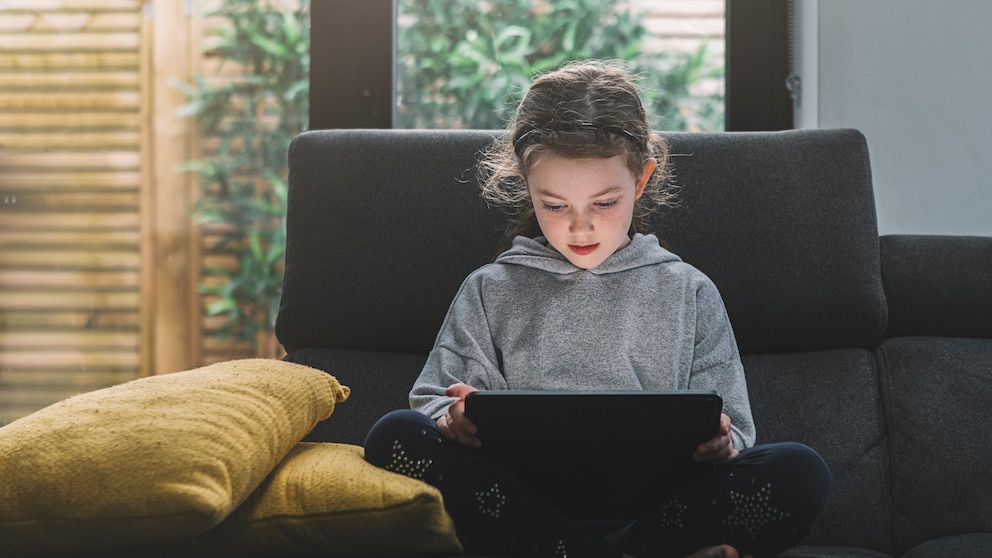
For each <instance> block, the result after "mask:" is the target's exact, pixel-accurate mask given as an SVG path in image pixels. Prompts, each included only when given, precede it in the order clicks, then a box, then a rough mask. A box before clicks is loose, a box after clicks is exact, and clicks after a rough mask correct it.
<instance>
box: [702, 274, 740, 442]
mask: <svg viewBox="0 0 992 558" xmlns="http://www.w3.org/2000/svg"><path fill="white" fill-rule="evenodd" d="M689 385H690V387H691V388H693V389H712V390H716V391H717V392H718V393H719V394H720V396H721V397H722V398H723V412H724V413H726V414H727V415H728V416H729V417H730V422H731V430H732V432H731V434H732V436H733V439H734V448H736V449H737V450H742V449H745V448H749V447H751V446H753V445H754V441H755V428H754V419H753V418H752V416H751V403H750V399H749V397H748V393H747V382H746V380H745V378H744V365H743V364H742V363H741V357H740V352H739V351H738V348H737V340H736V339H735V337H734V331H733V328H732V327H731V325H730V318H729V317H728V316H727V310H726V308H725V307H724V305H723V299H722V298H721V297H720V293H719V292H718V291H717V288H716V285H714V284H713V282H712V281H710V280H709V279H706V280H705V281H703V282H702V283H700V284H699V285H698V286H697V288H696V340H695V347H694V352H693V358H692V372H691V374H690V377H689Z"/></svg>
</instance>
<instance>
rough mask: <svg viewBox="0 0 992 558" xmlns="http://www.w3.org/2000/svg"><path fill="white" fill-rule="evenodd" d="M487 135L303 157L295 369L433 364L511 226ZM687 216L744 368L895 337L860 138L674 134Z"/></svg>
mask: <svg viewBox="0 0 992 558" xmlns="http://www.w3.org/2000/svg"><path fill="white" fill-rule="evenodd" d="M496 133H498V132H487V131H427V130H324V131H312V132H307V133H304V134H301V135H300V136H298V137H297V138H296V139H295V140H294V141H293V144H292V146H291V147H290V151H289V169H290V174H289V202H288V230H287V238H288V240H287V247H286V274H285V281H284V286H283V295H282V301H281V305H280V311H279V316H278V319H277V323H276V332H277V335H278V337H279V340H280V342H281V343H282V344H283V346H284V347H285V348H286V349H287V351H290V352H292V351H293V350H296V349H300V348H336V349H353V350H366V351H386V352H400V353H425V352H427V351H429V350H430V348H431V346H432V344H433V341H434V337H435V335H436V333H437V331H438V328H439V327H440V324H441V321H442V319H443V317H444V313H445V312H446V310H447V307H448V305H449V303H450V301H451V299H452V297H453V296H454V294H455V292H456V291H457V289H458V287H459V285H460V284H461V281H462V280H463V279H464V277H465V276H466V275H468V273H469V272H470V271H471V270H473V269H475V268H476V267H478V266H480V265H482V264H484V263H486V262H487V261H490V260H491V259H492V257H493V256H494V255H495V252H496V250H497V249H498V247H499V246H500V244H501V240H502V237H503V231H504V229H505V223H506V216H505V215H503V214H502V213H501V212H500V211H498V210H495V209H490V208H488V207H486V205H485V204H484V203H483V202H482V201H481V200H480V198H479V195H478V188H477V186H476V182H475V172H474V167H475V163H476V162H477V159H478V154H479V150H480V149H482V148H483V147H484V146H485V145H487V144H488V143H489V142H490V141H491V140H492V138H493V137H494V134H496ZM666 137H667V138H668V139H669V141H670V143H671V152H672V159H671V161H672V164H673V166H674V172H675V178H676V182H677V183H678V184H679V185H680V186H681V194H680V196H681V200H682V202H681V205H680V207H678V208H674V209H672V210H668V211H665V212H663V213H659V214H657V215H655V216H653V218H652V224H653V225H654V227H655V228H656V229H657V230H658V232H659V233H660V237H661V238H662V239H663V242H664V243H665V244H666V246H668V247H669V248H671V249H672V250H673V251H674V252H676V253H677V254H679V255H680V256H682V258H683V259H685V260H686V261H688V262H689V263H691V264H693V265H695V266H696V267H698V268H700V269H701V270H702V271H704V272H705V273H707V274H708V275H709V276H710V277H711V278H712V279H713V280H714V282H715V283H716V284H717V286H718V287H719V288H720V290H721V293H722V295H723V297H724V300H725V303H726V305H727V309H728V313H729V314H730V317H731V321H732V322H733V325H734V329H735V331H736V332H737V335H738V342H739V344H740V346H741V350H742V352H745V353H747V352H779V351H797V350H808V349H820V348H832V347H845V346H863V347H868V346H873V345H875V344H877V343H878V342H879V341H880V339H881V337H882V333H883V331H884V329H885V322H886V310H885V297H884V294H883V291H882V286H881V285H882V283H881V276H880V271H879V248H878V232H877V227H876V221H875V206H874V197H873V193H872V186H871V171H870V167H869V160H868V149H867V144H866V141H865V139H864V137H863V136H862V135H861V134H860V133H859V132H857V131H854V130H808V131H786V132H766V133H672V134H668V135H667V136H666Z"/></svg>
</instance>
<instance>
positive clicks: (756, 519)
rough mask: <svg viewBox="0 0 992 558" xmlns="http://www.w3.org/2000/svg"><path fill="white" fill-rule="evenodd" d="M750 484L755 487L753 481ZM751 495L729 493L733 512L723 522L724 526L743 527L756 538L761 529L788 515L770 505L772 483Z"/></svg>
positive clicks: (734, 491)
mask: <svg viewBox="0 0 992 558" xmlns="http://www.w3.org/2000/svg"><path fill="white" fill-rule="evenodd" d="M751 484H752V485H755V480H754V479H751ZM755 488H756V489H757V490H756V491H755V492H753V493H752V494H751V495H745V494H743V493H741V492H737V491H736V490H731V491H730V501H731V502H732V503H733V505H734V511H733V512H732V513H731V514H730V515H729V516H727V518H726V519H724V520H723V524H724V525H728V526H732V527H744V528H745V529H747V532H748V534H750V535H751V537H752V538H757V537H758V535H759V534H760V533H761V531H762V529H764V528H765V527H766V526H768V525H769V524H770V523H774V522H776V521H781V520H783V519H785V518H787V517H789V514H788V513H787V512H784V511H782V510H780V509H778V508H776V507H775V506H773V505H772V504H771V498H772V483H767V484H765V485H764V486H762V487H761V488H760V489H759V488H757V485H755Z"/></svg>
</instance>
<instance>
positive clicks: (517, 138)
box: [479, 61, 675, 240]
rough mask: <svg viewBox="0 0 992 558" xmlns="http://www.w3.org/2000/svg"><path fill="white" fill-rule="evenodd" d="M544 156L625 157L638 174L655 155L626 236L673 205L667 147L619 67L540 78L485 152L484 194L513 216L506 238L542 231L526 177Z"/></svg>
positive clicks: (602, 65) (582, 65)
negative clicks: (652, 170)
mask: <svg viewBox="0 0 992 558" xmlns="http://www.w3.org/2000/svg"><path fill="white" fill-rule="evenodd" d="M548 153H554V154H556V155H560V156H563V157H574V158H588V157H603V158H607V157H613V156H616V155H621V154H623V155H626V159H627V167H628V168H629V169H630V171H631V172H632V173H633V175H634V176H637V177H639V176H641V173H642V172H643V168H644V161H645V160H647V159H649V158H652V157H653V158H655V159H656V160H657V161H658V165H657V167H656V168H655V170H654V172H653V173H652V175H651V177H650V178H649V179H648V182H647V185H646V186H645V188H644V194H643V195H642V196H641V197H640V198H639V199H638V200H637V204H636V205H635V207H634V220H633V222H632V224H631V233H634V232H643V229H644V218H645V217H646V216H647V215H649V214H650V213H652V212H654V211H656V210H657V209H659V208H661V207H664V206H667V205H672V204H673V203H674V199H675V188H674V186H673V185H672V183H671V180H670V173H669V166H668V144H667V143H666V142H665V140H664V139H663V138H662V137H661V136H659V135H658V134H656V133H654V132H652V131H651V128H650V125H649V124H648V115H647V111H646V110H645V109H644V105H643V103H642V102H641V97H640V95H639V93H638V91H637V87H636V86H635V85H634V83H633V79H632V78H631V75H630V74H629V73H628V71H627V70H626V68H624V66H623V65H622V63H620V62H613V61H610V62H605V61H582V62H573V63H570V64H568V65H566V66H563V67H562V68H560V69H558V70H555V71H552V72H549V73H547V74H544V75H541V76H538V77H537V78H536V79H535V80H534V82H533V83H532V84H531V87H530V90H529V91H528V92H527V94H526V95H525V96H524V98H523V100H522V101H521V102H520V105H519V106H518V107H517V110H516V113H515V114H514V116H513V118H512V119H511V120H510V122H509V123H508V125H507V133H506V134H505V135H504V136H502V137H501V138H499V139H497V140H496V141H495V142H494V143H493V144H492V145H491V146H490V148H489V149H488V150H487V152H485V153H484V155H485V156H484V158H483V160H482V162H481V163H480V165H479V181H480V185H481V187H482V197H483V198H484V199H485V200H486V201H487V202H488V203H490V204H491V205H495V206H498V207H501V208H503V209H505V210H507V211H508V212H509V213H510V214H511V215H512V218H511V223H510V228H509V231H508V233H509V238H508V239H507V240H512V238H513V237H514V236H516V235H524V236H531V237H533V236H538V235H540V234H541V233H540V228H539V227H538V225H537V218H536V216H535V214H534V207H533V204H532V202H531V200H530V193H529V191H528V189H527V183H526V182H525V180H524V177H525V176H526V175H527V174H528V172H529V171H530V170H531V169H532V168H533V167H534V165H535V164H537V163H538V162H539V161H540V160H541V158H542V157H543V156H544V155H546V154H548Z"/></svg>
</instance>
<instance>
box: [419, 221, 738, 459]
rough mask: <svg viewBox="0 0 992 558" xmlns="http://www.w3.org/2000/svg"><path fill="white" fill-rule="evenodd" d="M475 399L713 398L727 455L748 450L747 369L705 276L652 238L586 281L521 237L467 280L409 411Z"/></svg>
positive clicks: (537, 242) (542, 245)
mask: <svg viewBox="0 0 992 558" xmlns="http://www.w3.org/2000/svg"><path fill="white" fill-rule="evenodd" d="M456 382H464V383H466V384H469V385H471V386H474V387H476V388H479V389H489V390H496V389H536V390H549V389H569V390H588V389H612V390H640V389H654V390H673V389H704V390H708V389H712V390H716V391H717V392H718V393H719V394H720V395H721V396H722V397H723V400H724V411H723V412H724V413H726V414H727V415H729V416H730V419H731V422H732V424H733V427H732V428H733V438H734V447H735V448H737V449H739V450H740V449H744V448H747V447H750V446H752V445H754V438H755V430H754V421H753V419H752V418H751V407H750V403H749V401H748V394H747V385H746V383H745V380H744V367H743V366H742V365H741V360H740V355H739V353H738V350H737V342H736V340H735V339H734V333H733V330H732V329H731V326H730V320H729V319H728V317H727V312H726V310H725V309H724V306H723V300H722V299H721V298H720V293H719V292H718V291H717V289H716V286H715V285H714V284H713V282H712V281H710V279H709V278H708V277H706V276H705V275H704V274H703V273H702V272H701V271H699V270H698V269H696V268H694V267H692V266H691V265H689V264H687V263H685V262H683V261H682V260H681V259H680V258H679V257H678V256H676V255H675V254H672V253H671V252H669V251H667V250H665V249H664V248H662V247H661V246H659V245H658V239H657V238H655V237H654V236H653V235H648V236H644V235H640V234H637V235H634V238H633V239H632V241H631V243H630V244H629V245H627V246H626V247H625V248H622V249H620V250H617V251H616V252H615V253H614V254H612V255H611V256H610V257H608V258H607V259H606V260H605V261H603V263H601V264H600V265H598V266H597V267H595V268H593V269H589V270H584V269H581V268H578V267H576V266H574V265H573V264H572V263H571V262H569V261H568V259H567V258H565V257H564V256H563V255H561V254H560V253H558V252H557V251H556V250H554V249H553V248H551V247H549V246H548V245H547V241H546V240H545V239H544V238H543V237H539V238H537V239H529V238H524V237H517V238H516V239H515V240H514V242H513V245H512V247H511V248H510V249H509V250H507V251H506V252H504V253H503V254H501V255H500V256H499V257H498V258H497V259H496V261H495V262H494V263H492V264H489V265H486V266H483V267H481V268H479V269H478V270H476V271H475V272H473V273H472V274H471V275H469V276H468V278H467V279H465V282H464V283H463V284H462V287H461V289H460V290H459V291H458V294H457V295H456V296H455V299H454V302H452V304H451V307H450V308H449V309H448V315H447V316H446V317H445V320H444V323H443V325H442V326H441V331H440V333H439V334H438V336H437V340H436V342H435V345H434V349H433V350H432V351H431V353H430V356H429V357H428V359H427V364H426V365H425V366H424V369H423V371H422V372H421V373H420V377H419V378H418V379H417V381H416V383H415V384H414V386H413V390H412V391H411V392H410V405H411V407H412V408H414V409H416V410H419V411H420V412H422V413H424V414H426V415H428V416H430V417H432V418H435V419H436V418H438V417H440V416H441V415H443V414H444V412H445V410H446V409H447V408H448V406H449V405H450V404H451V403H452V402H454V401H455V399H454V398H451V397H447V396H445V395H444V390H445V388H446V387H447V386H449V385H451V384H454V383H456Z"/></svg>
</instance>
